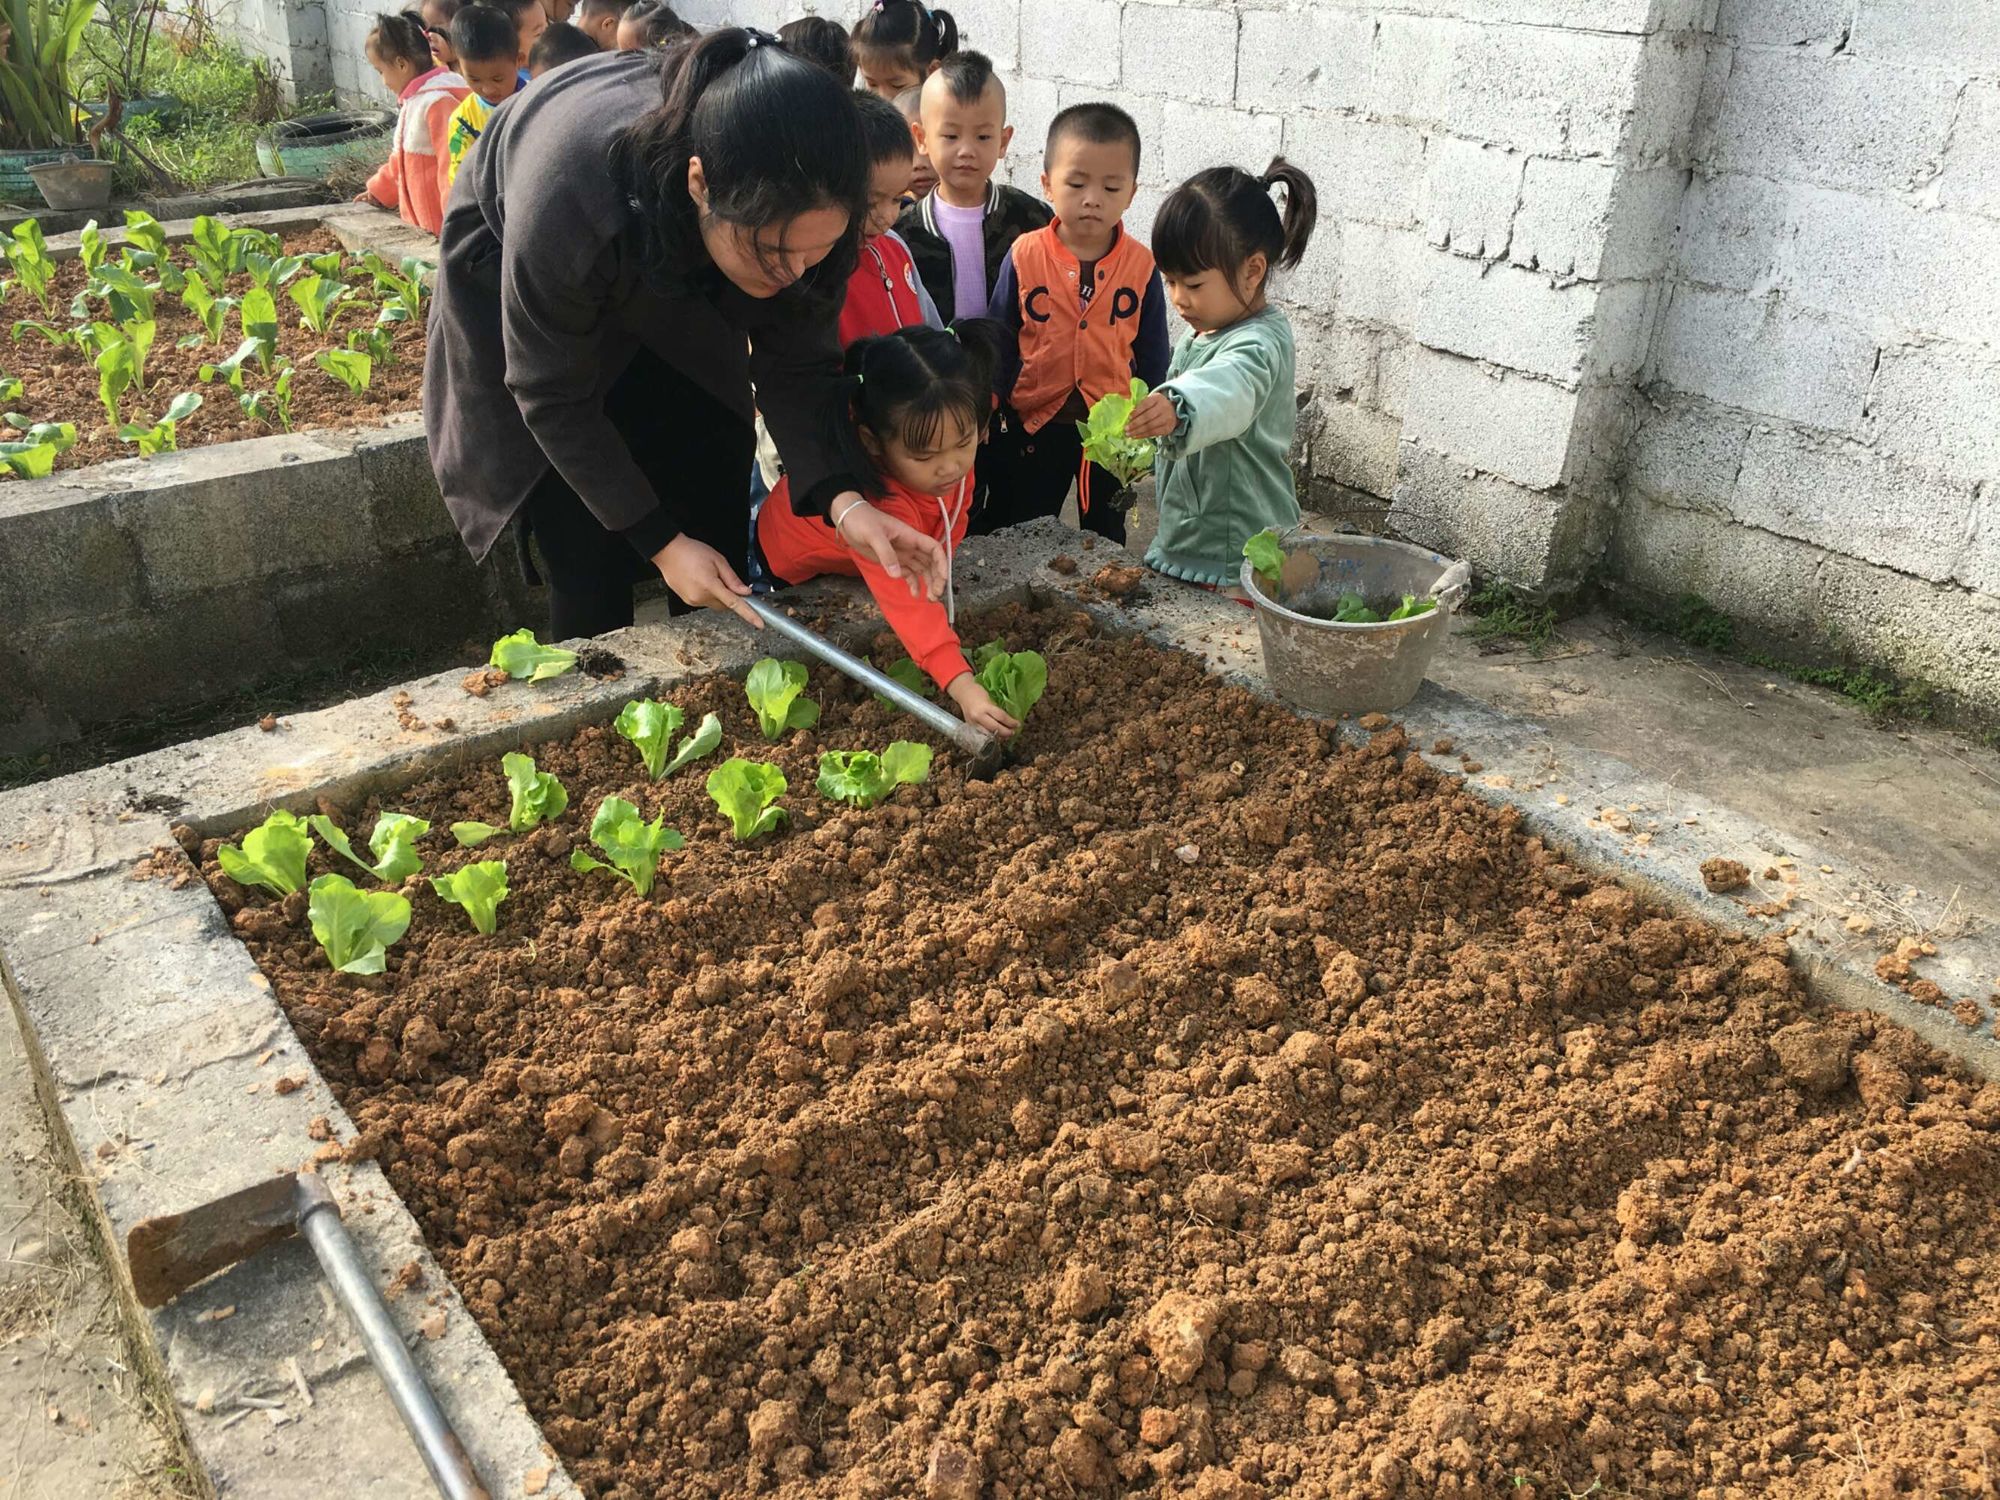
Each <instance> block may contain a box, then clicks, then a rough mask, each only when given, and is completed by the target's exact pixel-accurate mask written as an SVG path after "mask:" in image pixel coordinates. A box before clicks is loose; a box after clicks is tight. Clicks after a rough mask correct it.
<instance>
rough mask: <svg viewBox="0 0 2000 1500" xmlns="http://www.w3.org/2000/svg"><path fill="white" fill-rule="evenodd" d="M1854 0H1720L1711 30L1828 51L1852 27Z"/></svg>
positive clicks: (1746, 39) (1750, 39)
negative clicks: (1713, 28)
mask: <svg viewBox="0 0 2000 1500" xmlns="http://www.w3.org/2000/svg"><path fill="white" fill-rule="evenodd" d="M1854 6H1855V0H1722V9H1721V10H1720V11H1719V12H1717V14H1716V19H1715V34H1716V35H1717V36H1721V37H1728V38H1729V39H1730V40H1732V41H1737V42H1752V43H1768V44H1770V45H1772V46H1778V47H1797V46H1811V47H1813V48H1814V49H1815V50H1818V51H1823V52H1825V53H1829V54H1830V53H1831V52H1832V51H1833V49H1834V48H1835V47H1836V46H1838V45H1840V43H1842V42H1843V41H1845V40H1846V39H1847V36H1848V34H1849V33H1850V32H1851V31H1852V30H1853V28H1854Z"/></svg>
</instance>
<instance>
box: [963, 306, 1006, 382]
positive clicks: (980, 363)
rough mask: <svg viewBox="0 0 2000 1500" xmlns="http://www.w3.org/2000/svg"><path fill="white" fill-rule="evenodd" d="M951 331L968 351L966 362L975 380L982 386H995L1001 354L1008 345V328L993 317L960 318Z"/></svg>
mask: <svg viewBox="0 0 2000 1500" xmlns="http://www.w3.org/2000/svg"><path fill="white" fill-rule="evenodd" d="M949 331H950V333H951V335H952V337H953V338H955V339H957V340H958V343H959V347H960V348H962V349H963V350H964V351H965V362H966V365H967V367H968V371H969V373H970V375H971V377H972V379H973V381H974V382H975V383H976V384H977V385H979V386H980V387H981V388H982V389H987V390H990V389H992V388H993V386H994V383H995V380H996V378H997V377H998V375H999V372H1000V354H1001V350H1002V349H1003V348H1004V347H1005V345H1006V340H1007V333H1006V330H1005V329H1003V328H1002V327H1001V326H1000V325H999V324H998V323H996V322H994V321H993V320H992V319H991V318H960V319H959V320H958V321H956V322H954V323H953V324H952V325H951V328H950V330H949Z"/></svg>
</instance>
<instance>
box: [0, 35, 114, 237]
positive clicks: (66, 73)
mask: <svg viewBox="0 0 2000 1500" xmlns="http://www.w3.org/2000/svg"><path fill="white" fill-rule="evenodd" d="M96 5H97V0H0V198H5V199H11V200H13V201H16V202H18V201H20V200H22V199H23V198H25V197H26V196H27V194H28V192H29V190H30V188H32V187H33V186H34V181H33V179H32V178H31V177H29V175H28V170H27V169H28V168H29V167H30V166H34V165H36V164H39V163H43V162H57V161H61V160H62V159H63V158H64V157H66V156H73V155H75V154H76V151H77V147H78V145H79V144H80V141H81V132H80V130H79V127H78V124H77V111H76V99H75V96H74V94H73V93H72V91H71V88H70V65H71V64H72V63H73V62H74V61H75V60H76V55H77V52H78V49H79V48H80V47H81V46H82V45H83V34H84V30H85V28H86V27H88V26H89V25H90V18H91V15H92V13H93V12H94V11H95V9H96Z"/></svg>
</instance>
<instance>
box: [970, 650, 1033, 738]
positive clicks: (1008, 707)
mask: <svg viewBox="0 0 2000 1500" xmlns="http://www.w3.org/2000/svg"><path fill="white" fill-rule="evenodd" d="M977 676H978V678H979V685H980V686H981V687H983V688H985V689H986V691H987V692H988V693H990V694H991V695H992V697H993V701H994V702H995V703H997V704H998V705H999V706H1000V708H1001V710H1002V711H1003V712H1005V713H1006V714H1007V715H1008V716H1009V717H1011V718H1014V719H1017V720H1020V721H1023V722H1025V721H1026V720H1027V717H1028V711H1029V710H1030V709H1032V708H1033V707H1034V706H1035V705H1036V703H1038V702H1040V701H1041V696H1042V691H1043V689H1045V688H1046V687H1047V686H1048V685H1049V664H1048V663H1047V662H1046V661H1044V660H1043V659H1042V655H1041V653H1040V652H1039V651H1011V652H1010V651H997V652H995V653H993V655H991V656H989V657H987V659H986V661H985V662H984V663H983V664H982V665H981V666H980V668H979V671H978V673H977Z"/></svg>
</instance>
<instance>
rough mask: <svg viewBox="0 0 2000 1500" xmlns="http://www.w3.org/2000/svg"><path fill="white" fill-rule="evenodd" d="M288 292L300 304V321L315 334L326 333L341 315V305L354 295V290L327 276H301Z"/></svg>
mask: <svg viewBox="0 0 2000 1500" xmlns="http://www.w3.org/2000/svg"><path fill="white" fill-rule="evenodd" d="M287 291H288V292H289V293H290V295H291V299H292V301H294V302H296V303H297V304H298V308H299V313H300V318H299V321H300V322H301V323H303V324H304V325H305V326H306V327H307V328H310V329H311V330H312V331H313V332H314V333H325V332H326V330H327V327H328V325H329V324H331V323H332V322H333V320H334V318H335V317H337V316H338V315H339V312H340V304H341V303H343V302H345V301H346V300H347V299H348V298H349V297H352V296H353V295H354V288H353V287H351V286H346V285H343V284H342V283H341V282H338V281H335V280H333V279H332V278H331V277H327V276H319V275H312V276H301V277H300V278H299V279H298V280H297V281H295V282H293V283H292V284H291V286H290V287H289V288H287Z"/></svg>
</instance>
